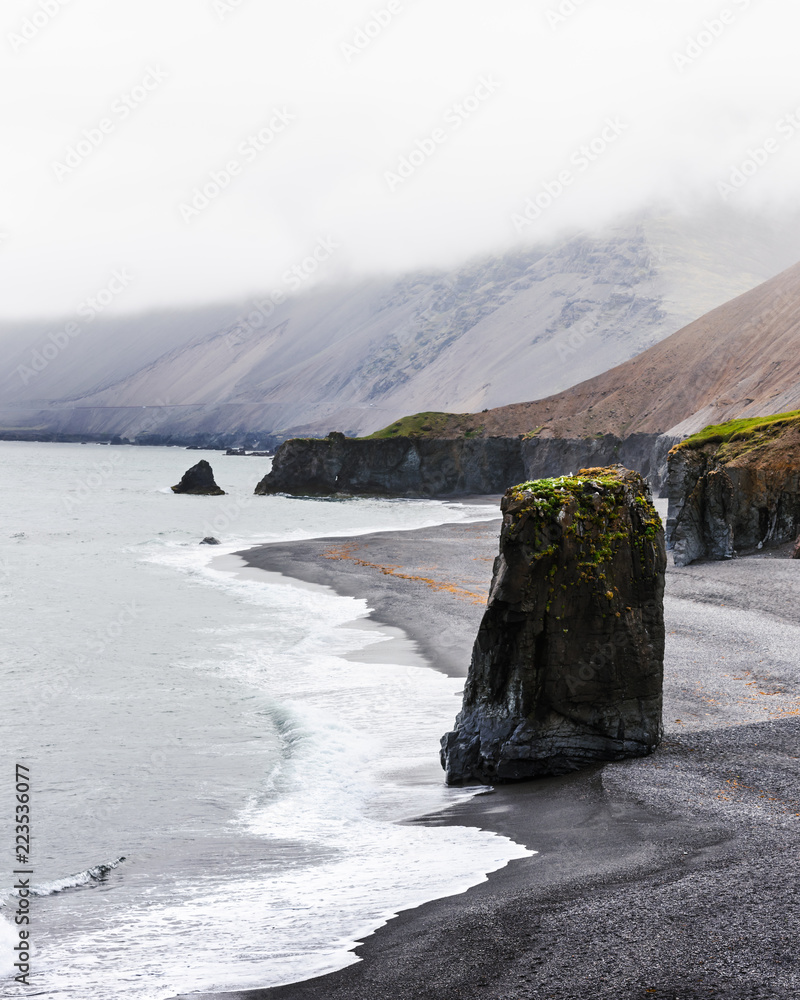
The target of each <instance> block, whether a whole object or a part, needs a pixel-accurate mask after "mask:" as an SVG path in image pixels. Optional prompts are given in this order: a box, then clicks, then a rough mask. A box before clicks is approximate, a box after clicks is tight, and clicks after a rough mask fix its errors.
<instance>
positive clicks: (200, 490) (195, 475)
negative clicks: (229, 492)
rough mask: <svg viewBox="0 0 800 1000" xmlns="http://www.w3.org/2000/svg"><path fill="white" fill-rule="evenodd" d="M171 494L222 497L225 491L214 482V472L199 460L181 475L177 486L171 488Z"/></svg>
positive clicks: (206, 463)
mask: <svg viewBox="0 0 800 1000" xmlns="http://www.w3.org/2000/svg"><path fill="white" fill-rule="evenodd" d="M172 492H173V493H192V494H194V495H195V496H207V497H224V496H225V490H221V489H220V488H219V486H217V484H216V483H215V482H214V472H213V470H212V468H211V466H210V465H209V464H208V462H207V461H206V460H205V459H204V458H201V459H200V461H199V462H198V463H197V465H193V466H192V467H191V469H188V470H187V471H186V472H184V474H183V479H181V481H180V482H179V483H178V485H177V486H173V487H172Z"/></svg>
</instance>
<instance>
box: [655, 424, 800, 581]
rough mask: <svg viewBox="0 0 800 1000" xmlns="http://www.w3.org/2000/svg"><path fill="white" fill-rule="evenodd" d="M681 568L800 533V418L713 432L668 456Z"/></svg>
mask: <svg viewBox="0 0 800 1000" xmlns="http://www.w3.org/2000/svg"><path fill="white" fill-rule="evenodd" d="M667 492H668V496H669V515H668V518H667V545H668V546H669V548H670V549H671V550H672V553H673V559H674V561H675V565H676V566H686V565H688V564H689V563H691V562H694V561H695V560H696V559H732V558H733V557H734V556H735V555H736V553H737V551H739V550H747V549H755V548H759V549H760V548H763V547H764V546H776V545H782V544H784V543H786V542H791V541H794V540H795V539H796V538H797V534H798V531H800V413H788V414H779V415H778V416H777V417H770V418H755V419H751V420H734V421H730V422H729V423H727V424H720V425H718V426H714V427H709V428H706V430H704V431H701V432H700V433H699V434H695V435H694V436H692V437H690V438H687V439H686V441H683V442H682V443H681V444H679V445H676V446H675V447H674V448H673V449H672V451H671V452H670V455H669V476H668V480H667Z"/></svg>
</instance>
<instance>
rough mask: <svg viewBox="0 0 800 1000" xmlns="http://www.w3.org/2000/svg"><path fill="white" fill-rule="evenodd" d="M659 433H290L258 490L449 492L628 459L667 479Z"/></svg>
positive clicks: (497, 488)
mask: <svg viewBox="0 0 800 1000" xmlns="http://www.w3.org/2000/svg"><path fill="white" fill-rule="evenodd" d="M672 443H673V442H672V441H671V440H670V441H669V442H665V441H662V440H661V439H660V438H659V437H658V436H657V435H649V434H636V435H633V436H632V437H630V438H627V439H626V440H620V439H619V438H617V437H614V436H613V435H605V436H601V437H596V438H586V439H575V440H570V439H566V440H559V439H555V438H536V437H532V438H523V437H497V438H487V437H464V436H462V437H459V438H426V437H419V438H414V437H396V438H374V439H360V438H346V437H345V436H344V435H343V434H338V433H334V434H330V435H328V437H327V438H324V439H315V438H298V439H293V440H290V441H286V442H285V443H284V444H282V445H281V446H280V447H279V448H278V450H277V452H276V453H275V459H274V462H273V466H272V471H271V472H269V473H268V474H267V475H266V476H265V477H264V478H263V479H262V480H261V482H260V483H259V484H258V486H257V487H256V493H258V494H268V493H293V494H302V495H305V494H315V493H322V494H325V493H354V494H390V495H393V496H448V495H457V494H467V493H502V492H504V491H505V490H506V489H507V488H508V484H509V483H514V482H520V481H522V480H524V479H533V478H541V477H543V476H559V475H565V474H568V473H571V472H574V471H575V470H576V469H579V468H581V467H582V466H589V465H600V464H609V463H616V462H622V463H624V464H626V465H628V466H630V467H632V468H634V469H636V470H637V471H639V472H641V473H642V474H643V475H645V476H648V477H650V478H651V481H652V482H653V483H654V484H655V485H659V484H660V480H661V471H660V469H661V460H662V458H663V459H664V460H665V459H666V453H667V451H668V449H669V445H670V444H672Z"/></svg>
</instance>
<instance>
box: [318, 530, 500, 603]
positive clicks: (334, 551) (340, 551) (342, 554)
mask: <svg viewBox="0 0 800 1000" xmlns="http://www.w3.org/2000/svg"><path fill="white" fill-rule="evenodd" d="M354 548H355V544H354V543H352V542H351V543H349V544H348V545H339V546H336V547H334V548H330V549H326V550H325V551H324V552H323V553H322V558H323V559H348V560H349V561H350V562H353V563H355V564H356V565H357V566H364V567H365V568H366V569H376V570H379V571H380V572H381V573H383V574H384V576H393V577H396V578H397V579H399V580H413V581H415V582H416V583H424V584H425V586H426V587H430V588H431V590H437V591H444V592H445V593H448V594H454V595H455V596H456V597H460V598H462V599H463V600H470V601H471V602H472V603H473V604H485V603H486V597H485V596H481V595H480V594H476V593H475V592H474V591H472V590H465V589H464V588H463V587H457V586H455V584H452V583H442V582H440V581H439V580H433V579H431V577H429V576H413V575H412V574H410V573H401V572H400V571H399V570H400V567H399V566H382V565H381V564H380V563H373V562H367V560H366V559H357V558H356V557H355V556H354V555H353V550H354Z"/></svg>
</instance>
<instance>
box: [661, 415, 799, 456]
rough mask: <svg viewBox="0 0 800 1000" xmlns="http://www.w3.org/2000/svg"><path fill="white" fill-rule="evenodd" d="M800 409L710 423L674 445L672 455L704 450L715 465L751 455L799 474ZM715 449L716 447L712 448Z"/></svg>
mask: <svg viewBox="0 0 800 1000" xmlns="http://www.w3.org/2000/svg"><path fill="white" fill-rule="evenodd" d="M798 440H800V410H791V411H790V412H788V413H776V414H773V415H771V416H765V417H750V418H748V419H739V420H729V421H727V423H724V424H711V425H709V426H708V427H705V428H703V430H702V431H698V433H697V434H692V435H691V437H688V438H686V440H685V441H681V442H680V444H677V445H675V447H674V448H673V449H672V453H675V454H677V453H678V452H681V451H684V452H685V451H698V450H701V449H702V450H703V451H705V452H706V453H707V454H713V457H714V459H715V461H716V462H718V463H720V464H727V463H729V462H734V461H736V462H737V464H741V460H743V459H745V457H746V456H750V458H749V459H748V461H753V462H756V463H758V464H763V463H764V462H767V463H769V464H772V465H774V464H775V463H776V462H777V463H778V464H779V465H780V466H781V467H785V466H788V467H791V466H795V467H796V468H797V469H798V471H800V451H798ZM715 446H716V447H715Z"/></svg>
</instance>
